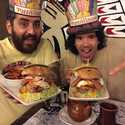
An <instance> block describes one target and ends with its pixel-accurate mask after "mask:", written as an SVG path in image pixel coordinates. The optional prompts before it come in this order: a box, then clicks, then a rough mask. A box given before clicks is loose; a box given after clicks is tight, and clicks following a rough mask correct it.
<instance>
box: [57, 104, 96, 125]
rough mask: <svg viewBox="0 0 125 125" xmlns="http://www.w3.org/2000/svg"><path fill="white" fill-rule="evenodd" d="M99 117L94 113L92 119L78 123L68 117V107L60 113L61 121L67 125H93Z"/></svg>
mask: <svg viewBox="0 0 125 125" xmlns="http://www.w3.org/2000/svg"><path fill="white" fill-rule="evenodd" d="M97 117H98V115H97V114H96V113H95V112H93V111H92V114H91V116H90V118H88V119H87V120H85V121H83V122H76V121H73V120H72V119H71V118H70V116H69V115H68V113H67V107H66V106H65V107H64V108H63V109H61V110H60V112H59V119H60V120H61V121H62V122H63V123H65V124H66V125H91V124H93V123H94V122H95V121H96V119H97Z"/></svg>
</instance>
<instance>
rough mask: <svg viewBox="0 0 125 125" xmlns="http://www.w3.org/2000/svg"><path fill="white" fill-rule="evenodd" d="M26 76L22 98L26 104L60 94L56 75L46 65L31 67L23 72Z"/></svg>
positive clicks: (21, 89)
mask: <svg viewBox="0 0 125 125" xmlns="http://www.w3.org/2000/svg"><path fill="white" fill-rule="evenodd" d="M22 75H23V76H24V79H23V82H22V87H21V88H20V89H19V92H20V97H21V98H22V99H23V100H24V101H26V102H32V101H35V100H39V99H42V100H45V99H47V98H49V97H51V96H54V95H56V94H57V93H58V90H59V89H58V87H57V86H56V75H55V73H54V72H53V71H51V70H50V69H49V67H48V66H44V65H29V66H26V67H25V68H24V70H23V71H22Z"/></svg>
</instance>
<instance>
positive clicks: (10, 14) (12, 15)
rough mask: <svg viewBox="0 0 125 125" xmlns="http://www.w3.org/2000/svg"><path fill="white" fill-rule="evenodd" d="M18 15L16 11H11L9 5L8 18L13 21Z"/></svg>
mask: <svg viewBox="0 0 125 125" xmlns="http://www.w3.org/2000/svg"><path fill="white" fill-rule="evenodd" d="M15 17H16V13H15V12H13V11H11V10H10V9H9V7H8V8H7V12H6V20H10V21H13V20H14V19H15Z"/></svg>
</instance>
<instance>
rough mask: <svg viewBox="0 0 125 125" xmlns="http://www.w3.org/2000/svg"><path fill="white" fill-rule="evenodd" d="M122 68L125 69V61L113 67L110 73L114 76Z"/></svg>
mask: <svg viewBox="0 0 125 125" xmlns="http://www.w3.org/2000/svg"><path fill="white" fill-rule="evenodd" d="M122 70H125V61H123V62H122V63H121V64H118V65H117V66H116V67H114V68H113V69H111V71H110V72H109V75H110V76H113V75H115V74H117V73H118V72H120V71H122Z"/></svg>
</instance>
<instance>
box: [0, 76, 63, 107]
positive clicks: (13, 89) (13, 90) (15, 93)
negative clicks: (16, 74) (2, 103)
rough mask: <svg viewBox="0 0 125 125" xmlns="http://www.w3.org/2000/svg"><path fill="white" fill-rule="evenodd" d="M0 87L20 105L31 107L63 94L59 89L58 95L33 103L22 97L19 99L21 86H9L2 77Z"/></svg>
mask: <svg viewBox="0 0 125 125" xmlns="http://www.w3.org/2000/svg"><path fill="white" fill-rule="evenodd" d="M0 87H1V88H2V89H3V90H5V91H6V92H7V93H8V94H9V95H11V96H12V97H13V98H14V99H16V100H17V101H19V102H20V103H22V104H24V105H25V106H29V105H34V104H36V103H39V102H41V101H45V100H47V99H50V98H52V97H54V96H56V95H58V94H59V93H60V92H61V89H59V88H58V91H57V93H55V94H53V95H52V96H51V97H48V98H47V99H45V100H43V99H40V100H36V101H33V102H24V101H23V100H22V99H21V98H20V97H19V88H20V85H19V84H18V85H16V86H11V85H8V84H6V81H5V80H4V79H3V78H2V77H1V75H0Z"/></svg>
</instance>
